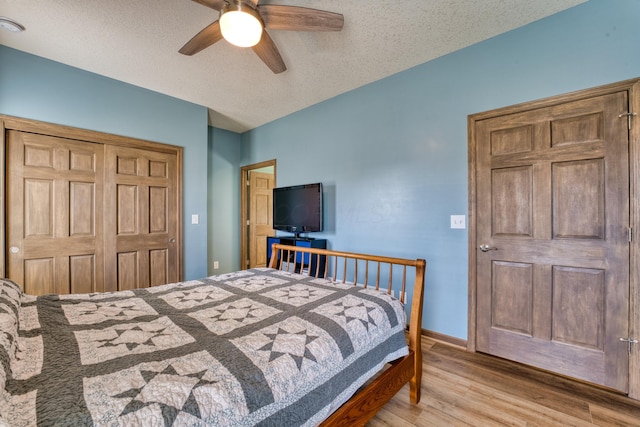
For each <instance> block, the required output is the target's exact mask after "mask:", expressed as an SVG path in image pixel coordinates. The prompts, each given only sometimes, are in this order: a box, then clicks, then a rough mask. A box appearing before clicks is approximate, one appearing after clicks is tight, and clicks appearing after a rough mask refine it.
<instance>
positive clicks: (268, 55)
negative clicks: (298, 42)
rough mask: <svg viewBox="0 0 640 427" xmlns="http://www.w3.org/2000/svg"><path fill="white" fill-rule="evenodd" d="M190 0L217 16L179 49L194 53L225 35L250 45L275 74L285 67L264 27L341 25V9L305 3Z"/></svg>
mask: <svg viewBox="0 0 640 427" xmlns="http://www.w3.org/2000/svg"><path fill="white" fill-rule="evenodd" d="M193 1H195V2H196V3H200V4H202V5H204V6H207V7H210V8H211V9H214V10H217V11H219V12H220V17H219V18H218V19H217V20H216V21H214V22H213V23H212V24H210V25H208V26H207V27H205V28H204V29H203V30H202V31H200V32H199V33H198V34H196V35H195V36H194V37H193V38H192V39H191V40H189V41H188V42H187V44H185V45H184V46H182V48H181V49H180V51H179V52H180V53H182V54H183V55H193V54H196V53H198V52H200V51H201V50H203V49H205V48H207V47H209V46H211V45H212V44H214V43H216V42H218V41H220V40H221V39H223V38H224V39H225V40H227V41H228V42H230V43H232V44H235V45H236V46H241V47H251V48H252V49H253V51H254V52H255V53H256V54H257V55H258V56H259V57H260V59H261V60H262V61H263V62H264V63H265V64H266V65H267V66H268V67H269V68H270V69H271V71H273V72H274V73H276V74H278V73H281V72H283V71H285V70H286V69H287V67H286V65H285V64H284V61H283V60H282V57H281V56H280V52H278V48H277V47H276V45H275V43H274V42H273V40H272V39H271V37H269V34H268V33H267V32H266V31H265V29H267V28H268V29H270V30H285V31H340V30H342V27H343V25H344V17H343V16H342V14H340V13H334V12H327V11H324V10H317V9H309V8H306V7H298V6H284V5H275V4H258V2H259V1H260V0H193ZM245 25H246V26H245Z"/></svg>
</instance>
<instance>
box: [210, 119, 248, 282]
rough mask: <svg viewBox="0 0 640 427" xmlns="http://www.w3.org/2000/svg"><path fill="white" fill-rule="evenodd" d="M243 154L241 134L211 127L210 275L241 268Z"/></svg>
mask: <svg viewBox="0 0 640 427" xmlns="http://www.w3.org/2000/svg"><path fill="white" fill-rule="evenodd" d="M241 156H242V146H241V139H240V135H239V134H237V133H234V132H229V131H226V130H221V129H217V128H209V188H210V191H209V274H218V273H228V272H231V271H237V270H239V269H240V162H241ZM213 261H218V262H219V269H218V270H215V271H214V269H213Z"/></svg>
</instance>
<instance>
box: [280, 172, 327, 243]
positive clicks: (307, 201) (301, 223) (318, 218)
mask: <svg viewBox="0 0 640 427" xmlns="http://www.w3.org/2000/svg"><path fill="white" fill-rule="evenodd" d="M273 228H274V229H276V230H283V231H289V232H292V233H306V232H311V231H322V183H317V184H306V185H296V186H292V187H280V188H274V189H273Z"/></svg>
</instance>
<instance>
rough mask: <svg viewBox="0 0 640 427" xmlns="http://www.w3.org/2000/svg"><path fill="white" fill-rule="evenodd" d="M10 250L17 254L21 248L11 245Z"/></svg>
mask: <svg viewBox="0 0 640 427" xmlns="http://www.w3.org/2000/svg"><path fill="white" fill-rule="evenodd" d="M9 252H11V253H12V254H17V253H18V252H20V248H19V247H17V246H11V247H10V248H9Z"/></svg>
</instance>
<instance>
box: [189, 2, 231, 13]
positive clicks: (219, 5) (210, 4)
mask: <svg viewBox="0 0 640 427" xmlns="http://www.w3.org/2000/svg"><path fill="white" fill-rule="evenodd" d="M193 1H194V2H196V3H200V4H201V5H203V6H207V7H210V8H211V9H215V10H217V11H219V10H220V9H222V8H223V7H224V5H225V4H226V3H225V1H224V0H193Z"/></svg>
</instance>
